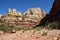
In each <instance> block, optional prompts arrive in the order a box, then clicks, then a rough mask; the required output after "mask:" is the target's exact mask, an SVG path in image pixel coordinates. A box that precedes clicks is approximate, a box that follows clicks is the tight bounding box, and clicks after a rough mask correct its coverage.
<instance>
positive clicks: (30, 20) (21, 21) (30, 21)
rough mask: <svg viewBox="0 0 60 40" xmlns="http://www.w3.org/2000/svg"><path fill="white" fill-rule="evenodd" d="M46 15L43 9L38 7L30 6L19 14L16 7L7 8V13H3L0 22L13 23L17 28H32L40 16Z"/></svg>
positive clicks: (38, 21) (37, 22)
mask: <svg viewBox="0 0 60 40" xmlns="http://www.w3.org/2000/svg"><path fill="white" fill-rule="evenodd" d="M45 16H46V13H45V11H43V10H42V9H40V8H31V9H29V10H27V11H26V12H24V13H23V15H21V13H18V12H17V11H16V9H9V10H8V14H3V15H2V17H1V18H0V22H2V23H3V24H5V25H6V24H8V23H9V24H13V25H15V26H17V27H19V28H33V27H35V26H36V25H38V24H39V23H40V21H41V19H42V18H44V17H45Z"/></svg>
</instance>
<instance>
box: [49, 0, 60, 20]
mask: <svg viewBox="0 0 60 40" xmlns="http://www.w3.org/2000/svg"><path fill="white" fill-rule="evenodd" d="M50 16H51V18H52V20H58V21H60V0H54V3H53V6H52V9H51V11H50Z"/></svg>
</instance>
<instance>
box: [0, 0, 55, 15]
mask: <svg viewBox="0 0 60 40" xmlns="http://www.w3.org/2000/svg"><path fill="white" fill-rule="evenodd" d="M53 1H54V0H0V14H4V13H7V11H8V8H12V9H13V8H15V9H16V10H17V11H21V12H22V13H23V12H24V11H26V10H27V9H29V8H36V7H40V8H41V9H43V10H45V11H46V12H47V13H48V12H49V11H50V9H51V7H52V4H53Z"/></svg>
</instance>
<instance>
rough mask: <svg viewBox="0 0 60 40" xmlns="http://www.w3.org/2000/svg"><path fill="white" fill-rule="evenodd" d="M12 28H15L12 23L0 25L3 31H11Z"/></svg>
mask: <svg viewBox="0 0 60 40" xmlns="http://www.w3.org/2000/svg"><path fill="white" fill-rule="evenodd" d="M13 29H15V30H16V28H15V26H13V25H7V26H5V25H0V30H1V31H4V32H11V31H12V30H13Z"/></svg>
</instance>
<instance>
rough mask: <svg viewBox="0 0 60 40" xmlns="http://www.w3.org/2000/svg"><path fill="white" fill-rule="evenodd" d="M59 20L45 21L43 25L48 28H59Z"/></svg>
mask: <svg viewBox="0 0 60 40" xmlns="http://www.w3.org/2000/svg"><path fill="white" fill-rule="evenodd" d="M59 25H60V23H59V22H55V21H54V22H49V21H47V22H46V23H45V25H44V27H47V28H48V29H59Z"/></svg>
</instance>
